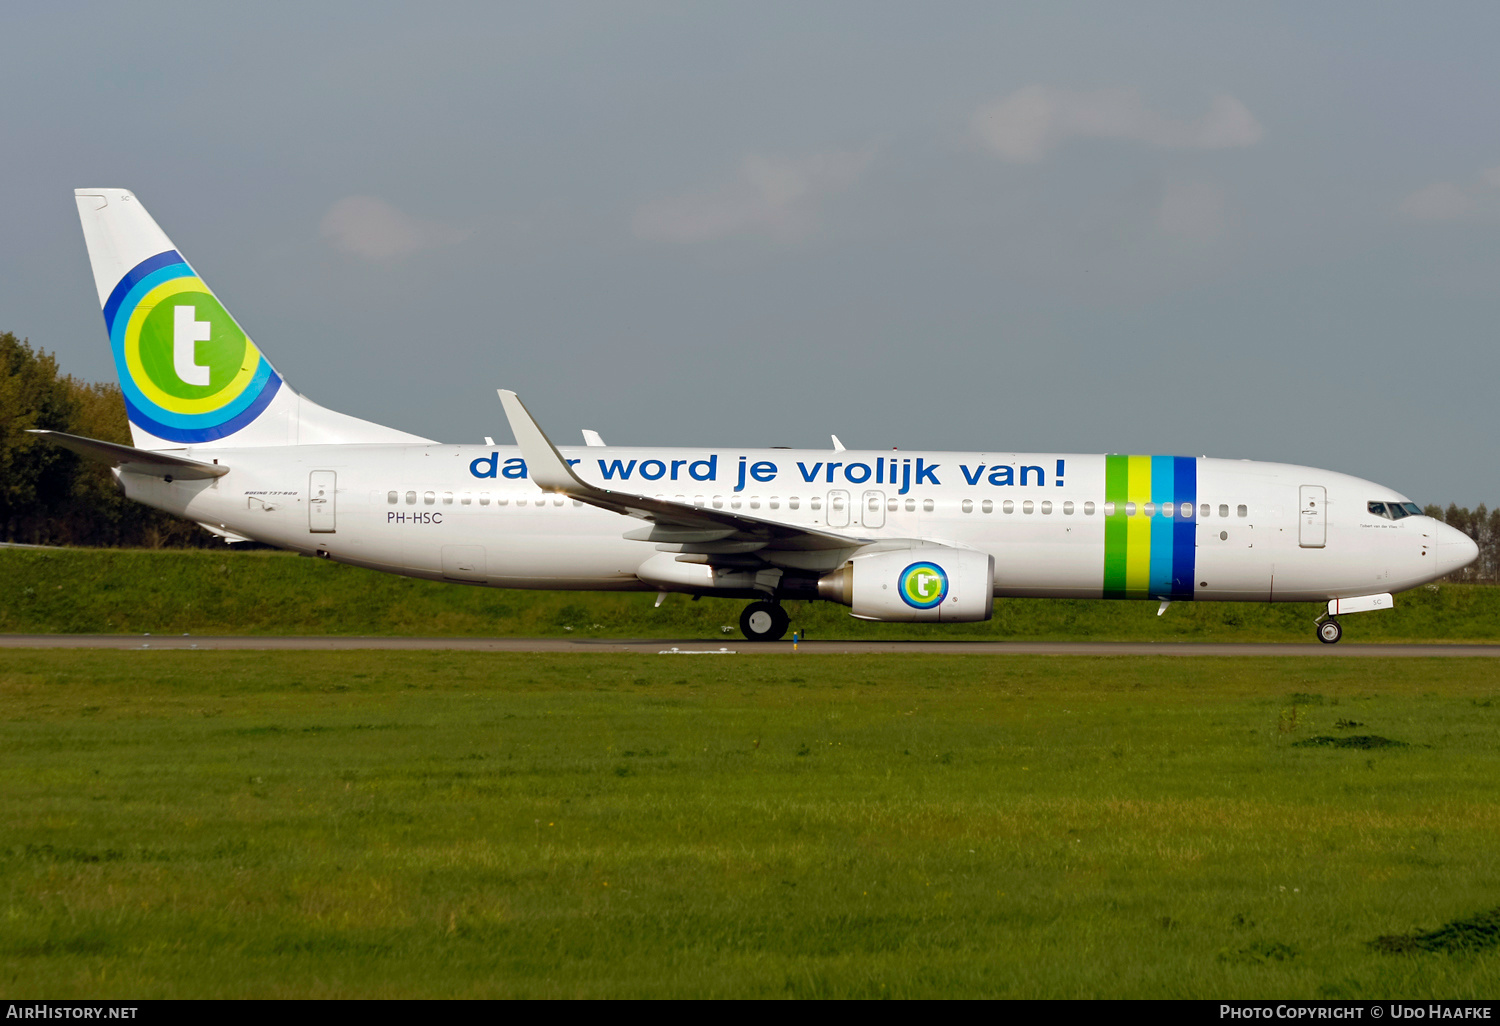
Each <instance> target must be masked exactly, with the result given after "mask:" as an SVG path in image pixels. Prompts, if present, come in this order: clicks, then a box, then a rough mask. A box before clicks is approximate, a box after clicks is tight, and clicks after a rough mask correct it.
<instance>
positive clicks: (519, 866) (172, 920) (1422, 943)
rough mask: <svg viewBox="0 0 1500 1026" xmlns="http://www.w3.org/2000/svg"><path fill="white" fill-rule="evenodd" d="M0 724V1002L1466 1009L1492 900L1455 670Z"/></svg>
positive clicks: (33, 710)
mask: <svg viewBox="0 0 1500 1026" xmlns="http://www.w3.org/2000/svg"><path fill="white" fill-rule="evenodd" d="M0 711H3V714H0V774H3V779H4V780H5V782H6V784H5V787H4V788H3V789H0V905H3V913H0V914H3V916H4V923H5V927H4V929H3V930H0V974H3V975H0V978H3V979H4V981H5V989H6V990H7V991H8V992H9V993H13V994H26V995H36V996H47V997H56V998H63V997H81V996H121V997H126V996H128V997H141V998H150V997H242V996H261V997H317V996H378V997H437V996H454V997H496V996H506V997H554V996H851V997H870V996H899V997H920V996H1010V997H1103V996H1114V997H1196V998H1207V997H1212V998H1232V997H1245V998H1248V997H1268V996H1273V995H1274V996H1280V997H1287V998H1293V997H1306V998H1328V997H1447V998H1460V997H1463V998H1484V997H1488V996H1493V995H1494V993H1495V992H1496V990H1497V987H1500V949H1496V948H1495V947H1493V946H1486V945H1484V944H1479V943H1464V944H1459V945H1445V944H1444V943H1440V942H1438V941H1434V942H1432V943H1427V942H1426V940H1425V939H1424V938H1426V937H1428V935H1429V933H1430V932H1431V931H1432V930H1433V928H1434V926H1435V924H1444V923H1447V924H1459V926H1461V927H1462V930H1461V931H1460V932H1462V933H1463V935H1464V937H1465V938H1466V939H1467V940H1469V941H1472V940H1473V938H1475V937H1478V936H1479V935H1480V933H1482V932H1483V930H1485V929H1488V924H1489V923H1490V919H1489V918H1486V910H1490V909H1494V908H1495V907H1496V906H1497V905H1500V864H1497V862H1496V860H1495V858H1494V852H1495V851H1496V850H1497V849H1500V807H1497V806H1496V804H1495V802H1494V781H1495V779H1496V778H1497V775H1500V745H1497V743H1496V742H1497V737H1500V734H1497V726H1500V687H1497V685H1496V683H1495V681H1494V679H1493V677H1492V676H1491V675H1490V671H1489V668H1488V667H1487V666H1480V665H1478V663H1477V662H1476V661H1470V660H1449V659H1433V660H1413V659H1404V660H1398V659H1392V660H1378V659H1364V660H1333V661H1330V660H1297V659H1285V658H1282V659H1232V660H1231V659H1209V658H1202V659H1200V658H1139V659H1118V658H1117V659H1109V658H1086V657H1016V658H1005V659H1001V658H988V657H978V656H975V657H970V656H932V657H927V656H918V655H910V656H860V657H835V656H806V655H804V656H802V657H797V658H787V659H784V660H783V659H778V660H766V659H737V658H733V657H723V658H720V659H708V658H702V659H695V660H677V659H668V658H662V657H654V656H633V655H632V656H624V655H621V656H616V655H602V654H600V655H582V656H580V655H545V654H542V655H506V656H493V655H485V654H476V653H382V654H380V655H378V656H376V655H373V654H370V653H361V652H347V653H303V652H298V653H263V652H255V653H235V652H228V653H226V652H170V653H168V652H162V653H151V652H129V653H116V652H109V653H103V652H97V653H96V652H11V653H6V655H5V657H4V663H3V665H0ZM1351 731H1358V732H1359V733H1358V735H1356V736H1360V737H1366V738H1369V737H1379V738H1384V739H1389V740H1392V741H1397V742H1400V746H1394V745H1391V746H1379V747H1354V748H1345V747H1339V746H1336V745H1327V744H1315V745H1313V746H1303V745H1300V744H1299V742H1301V741H1303V740H1305V739H1308V738H1319V737H1333V738H1339V737H1345V736H1349V734H1350V732H1351ZM1475 924H1478V925H1477V926H1476V925H1475ZM1424 931H1427V932H1428V933H1424ZM1450 932H1451V931H1450ZM1406 936H1409V937H1411V938H1413V939H1412V941H1411V943H1409V944H1402V943H1396V942H1394V941H1386V942H1385V943H1384V945H1383V946H1382V945H1381V944H1380V943H1378V941H1379V939H1381V938H1401V937H1406ZM1443 936H1444V937H1446V936H1447V935H1446V934H1444V935H1443ZM1372 942H1377V943H1372Z"/></svg>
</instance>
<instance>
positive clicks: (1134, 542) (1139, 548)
mask: <svg viewBox="0 0 1500 1026" xmlns="http://www.w3.org/2000/svg"><path fill="white" fill-rule="evenodd" d="M1129 474H1130V476H1129V480H1128V482H1127V484H1126V486H1125V498H1126V501H1128V502H1133V503H1135V516H1133V517H1130V518H1129V519H1127V520H1126V522H1125V524H1126V526H1125V531H1126V535H1125V538H1126V546H1125V592H1126V594H1127V595H1129V596H1131V597H1132V598H1135V597H1139V596H1142V595H1145V594H1147V593H1148V592H1150V590H1151V518H1150V517H1148V516H1146V508H1145V507H1146V503H1148V502H1150V501H1151V457H1150V456H1132V457H1130V472H1129Z"/></svg>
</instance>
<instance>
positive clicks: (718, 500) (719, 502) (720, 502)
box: [714, 495, 724, 509]
mask: <svg viewBox="0 0 1500 1026" xmlns="http://www.w3.org/2000/svg"><path fill="white" fill-rule="evenodd" d="M723 508H724V496H722V495H715V496H714V509H723Z"/></svg>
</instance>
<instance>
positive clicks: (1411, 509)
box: [1401, 502, 1422, 517]
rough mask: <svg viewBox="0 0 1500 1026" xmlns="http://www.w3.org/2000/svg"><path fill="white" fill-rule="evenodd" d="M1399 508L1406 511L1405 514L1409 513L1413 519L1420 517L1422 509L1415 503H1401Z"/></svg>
mask: <svg viewBox="0 0 1500 1026" xmlns="http://www.w3.org/2000/svg"><path fill="white" fill-rule="evenodd" d="M1401 508H1402V509H1404V510H1406V512H1408V513H1410V514H1411V515H1412V516H1414V517H1419V516H1421V515H1422V507H1421V506H1418V505H1417V504H1416V503H1415V502H1403V503H1402V504H1401Z"/></svg>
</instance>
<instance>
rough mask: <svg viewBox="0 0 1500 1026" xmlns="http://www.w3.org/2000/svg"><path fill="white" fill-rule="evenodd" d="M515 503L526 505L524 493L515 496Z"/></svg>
mask: <svg viewBox="0 0 1500 1026" xmlns="http://www.w3.org/2000/svg"><path fill="white" fill-rule="evenodd" d="M516 505H517V506H524V505H526V496H524V495H517V496H516Z"/></svg>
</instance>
